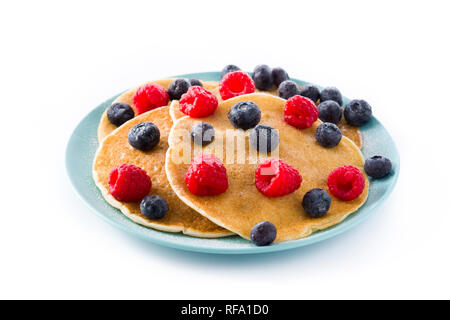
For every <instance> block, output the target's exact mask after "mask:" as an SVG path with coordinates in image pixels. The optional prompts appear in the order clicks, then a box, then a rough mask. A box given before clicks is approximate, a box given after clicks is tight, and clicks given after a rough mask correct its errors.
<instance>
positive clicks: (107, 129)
mask: <svg viewBox="0 0 450 320" xmlns="http://www.w3.org/2000/svg"><path fill="white" fill-rule="evenodd" d="M174 80H175V79H162V80H156V81H150V82H147V83H144V84H142V85H140V86H138V87H136V88H133V89H131V90H128V91H126V92H124V93H122V94H121V95H120V96H119V97H117V98H116V99H115V100H114V101H113V102H112V103H111V104H113V103H116V102H124V103H126V104H128V105H130V107H131V108H133V110H134V114H135V116H137V115H138V114H137V111H136V107H135V106H134V103H133V96H134V94H135V93H136V91H137V89H138V88H139V87H142V86H143V85H145V84H150V83H156V84H159V85H161V86H163V87H164V88H166V89H168V88H169V85H170V84H171V83H172V81H174ZM201 82H202V84H203V86H204V87H205V89H208V90H210V91H212V92H214V90H216V89H217V94H218V93H219V87H218V82H215V81H201ZM216 84H217V85H216ZM168 105H170V101H169V103H168ZM108 107H109V106H108ZM107 111H108V109H106V110H105V112H104V113H103V114H102V117H101V119H100V123H99V125H98V129H97V138H98V141H99V142H101V141H102V140H103V139H104V138H105V137H106V136H107V135H108V134H110V133H111V132H113V131H114V130H115V129H116V128H117V126H115V125H114V124H112V123H111V122H109V119H108V116H107ZM177 111H178V112H179V113H181V112H180V111H179V110H177ZM183 116H184V114H183Z"/></svg>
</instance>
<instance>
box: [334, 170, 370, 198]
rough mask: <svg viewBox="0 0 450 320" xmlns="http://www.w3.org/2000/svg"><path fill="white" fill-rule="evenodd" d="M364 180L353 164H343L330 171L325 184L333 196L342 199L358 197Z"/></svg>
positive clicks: (362, 189)
mask: <svg viewBox="0 0 450 320" xmlns="http://www.w3.org/2000/svg"><path fill="white" fill-rule="evenodd" d="M365 184H366V180H365V179H364V175H363V174H362V172H361V171H360V170H359V169H358V168H356V167H354V166H350V165H348V166H343V167H339V168H336V169H334V170H333V171H331V173H330V175H329V176H328V181H327V185H328V188H329V189H330V192H331V194H332V195H333V196H335V197H336V198H338V199H341V200H343V201H350V200H353V199H356V198H358V196H359V195H360V194H361V193H362V192H363V191H364V186H365Z"/></svg>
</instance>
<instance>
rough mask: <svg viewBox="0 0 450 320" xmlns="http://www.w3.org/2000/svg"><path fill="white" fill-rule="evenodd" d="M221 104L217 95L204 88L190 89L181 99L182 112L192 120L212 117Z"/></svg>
mask: <svg viewBox="0 0 450 320" xmlns="http://www.w3.org/2000/svg"><path fill="white" fill-rule="evenodd" d="M218 104H219V102H218V101H217V98H216V96H215V95H213V94H212V93H211V92H209V91H208V90H206V89H203V87H198V86H194V87H190V88H189V89H188V91H187V92H186V93H185V94H183V96H182V97H181V99H180V111H181V112H183V113H184V114H187V115H188V116H190V117H192V118H204V117H207V116H209V115H212V114H213V113H214V112H215V111H216V109H217V106H218Z"/></svg>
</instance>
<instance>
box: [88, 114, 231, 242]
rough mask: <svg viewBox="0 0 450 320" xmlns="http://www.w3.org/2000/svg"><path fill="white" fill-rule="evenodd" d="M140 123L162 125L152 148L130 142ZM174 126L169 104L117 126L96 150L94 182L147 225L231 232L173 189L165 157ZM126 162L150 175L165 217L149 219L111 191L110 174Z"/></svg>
mask: <svg viewBox="0 0 450 320" xmlns="http://www.w3.org/2000/svg"><path fill="white" fill-rule="evenodd" d="M141 122H153V123H154V124H155V125H156V126H157V127H158V128H159V131H160V135H161V138H160V141H159V143H158V145H157V146H156V147H155V148H154V149H152V150H151V151H147V152H143V151H139V150H136V149H134V148H133V147H132V146H131V145H130V144H129V143H128V131H129V130H130V129H131V128H132V127H133V126H135V125H136V124H138V123H141ZM171 127H172V120H171V118H170V115H169V107H161V108H157V109H154V110H152V111H149V112H146V113H143V114H142V115H140V116H137V117H135V118H134V119H131V120H130V121H128V122H126V123H125V124H123V125H122V126H121V127H120V128H117V129H116V130H115V131H113V132H112V133H111V134H110V135H108V136H107V137H106V138H105V139H104V140H103V141H102V143H101V145H100V147H99V149H98V150H97V154H96V156H95V159H94V164H93V177H94V180H95V183H96V184H97V186H98V188H99V189H100V190H101V192H102V194H103V197H104V198H105V199H106V201H107V202H108V203H110V204H111V205H112V206H113V207H115V208H117V209H120V210H121V211H122V212H123V214H124V215H126V216H127V217H128V218H130V219H131V220H133V221H135V222H137V223H139V224H141V225H144V226H146V227H150V228H154V229H158V230H162V231H167V232H183V233H185V234H188V235H191V236H196V237H204V238H217V237H224V236H228V235H231V233H230V232H229V231H228V230H225V229H223V228H221V227H219V226H217V225H216V224H214V223H213V222H211V221H210V220H208V219H207V218H205V217H203V216H202V215H200V214H198V213H197V212H195V211H194V210H192V209H191V208H189V207H188V206H187V205H185V204H184V203H183V202H182V201H181V200H180V199H179V198H178V197H177V195H176V194H175V193H174V192H173V191H172V188H171V187H170V185H169V182H168V180H167V177H166V173H165V170H164V160H165V155H166V151H167V148H168V141H167V140H168V135H169V131H170V128H171ZM124 163H127V164H133V165H136V166H138V167H140V168H142V169H144V170H145V171H146V172H147V174H148V175H149V176H150V178H151V179H152V189H151V191H150V194H156V195H159V196H161V197H163V198H164V199H165V200H166V201H167V203H168V205H169V211H168V212H167V214H166V216H165V217H164V218H162V219H159V220H151V219H148V218H146V217H144V216H143V215H142V214H141V212H140V209H139V203H135V202H130V203H126V202H120V201H117V200H116V199H115V198H114V197H113V196H112V195H111V194H110V193H109V187H108V181H109V174H110V172H111V171H112V169H113V168H115V167H116V166H118V165H121V164H124Z"/></svg>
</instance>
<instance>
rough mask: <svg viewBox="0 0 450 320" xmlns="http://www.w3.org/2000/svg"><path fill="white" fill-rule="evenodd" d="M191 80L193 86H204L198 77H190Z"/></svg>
mask: <svg viewBox="0 0 450 320" xmlns="http://www.w3.org/2000/svg"><path fill="white" fill-rule="evenodd" d="M189 82H190V83H191V86H199V87H203V84H202V83H201V81H200V80H198V79H189Z"/></svg>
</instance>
